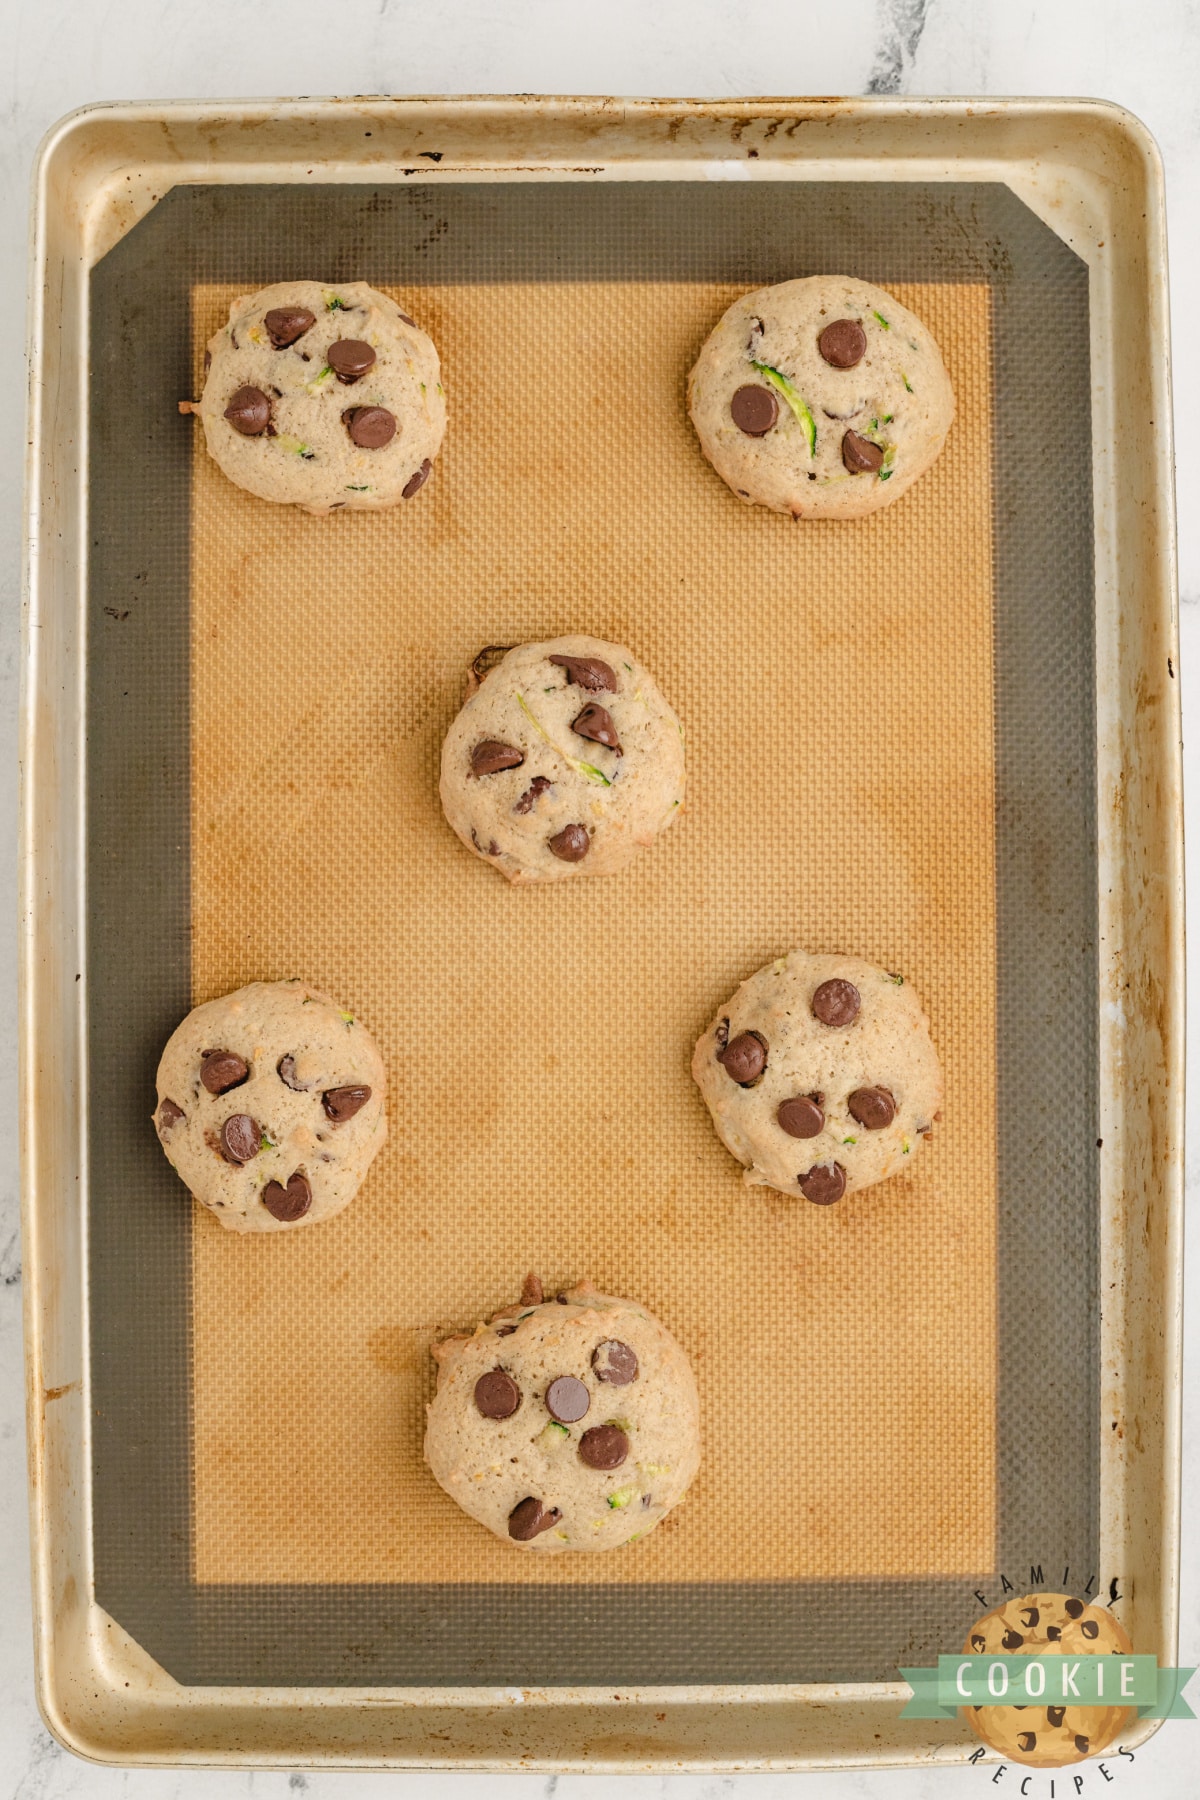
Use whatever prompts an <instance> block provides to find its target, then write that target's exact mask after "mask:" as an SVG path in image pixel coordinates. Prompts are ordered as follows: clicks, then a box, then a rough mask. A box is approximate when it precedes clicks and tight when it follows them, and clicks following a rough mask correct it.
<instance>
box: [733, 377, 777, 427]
mask: <svg viewBox="0 0 1200 1800" xmlns="http://www.w3.org/2000/svg"><path fill="white" fill-rule="evenodd" d="M729 411H730V415H731V416H732V419H733V422H734V424H735V425H736V426H737V428H738V430H739V431H744V432H745V434H746V436H747V437H766V435H767V433H768V431H770V429H771V427H772V426H773V425H774V423H775V421H776V419H778V417H779V402H778V400H777V399H776V398H775V396H774V394H773V393H772V392H771V390H770V388H768V387H761V386H760V385H759V383H758V382H757V381H748V382H747V383H746V385H745V387H740V388H738V390H737V392H736V393H735V394H734V396H733V399H732V400H731V401H730V402H729Z"/></svg>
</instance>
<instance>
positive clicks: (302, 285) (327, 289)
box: [194, 281, 446, 513]
mask: <svg viewBox="0 0 1200 1800" xmlns="http://www.w3.org/2000/svg"><path fill="white" fill-rule="evenodd" d="M207 368H208V373H207V375H206V377H205V382H204V393H203V396H202V398H201V400H200V403H199V406H198V408H196V409H194V410H197V411H198V412H199V414H200V417H201V419H202V421H203V424H204V437H205V442H206V443H207V445H208V449H209V452H210V454H211V455H212V456H213V457H214V458H215V460H216V461H217V462H218V463H219V464H220V466H221V468H222V469H223V470H224V472H225V474H226V475H228V477H229V479H230V480H231V481H234V482H236V483H237V485H238V486H239V487H243V488H247V489H248V490H249V492H250V493H252V494H257V495H258V496H259V498H260V499H262V500H278V501H282V502H290V503H291V504H293V505H295V506H300V507H303V508H304V510H305V511H306V512H310V513H328V512H332V511H334V510H335V509H338V508H341V507H346V508H349V509H352V510H353V509H357V510H365V509H375V508H379V507H384V506H395V505H396V504H397V503H398V502H399V501H401V500H411V499H412V498H413V496H414V495H416V494H418V493H420V491H421V489H422V488H423V487H424V485H425V483H426V481H427V480H428V479H429V475H430V471H431V469H432V467H433V459H434V457H435V456H436V455H437V453H438V450H439V448H440V446H441V442H442V433H443V432H444V431H445V428H446V401H445V395H444V393H443V390H442V382H441V370H440V368H439V365H438V354H437V351H436V350H435V349H434V347H433V344H432V342H431V340H430V339H429V338H428V337H427V336H426V335H425V333H424V332H423V331H422V330H421V329H420V327H419V326H418V325H416V324H415V323H414V321H413V320H412V319H410V318H409V316H408V314H407V313H405V312H402V311H401V309H400V307H399V306H397V305H396V302H395V301H394V300H390V299H389V298H388V296H387V295H386V294H381V293H378V292H377V291H376V290H375V289H374V288H372V287H368V286H367V284H366V282H364V281H349V282H341V283H334V284H332V285H330V286H325V285H323V284H322V283H321V282H317V281H282V282H279V283H278V284H277V285H276V286H275V287H269V288H264V289H263V290H262V292H261V293H258V294H243V295H242V296H240V297H239V298H238V299H237V300H235V301H234V302H233V305H232V306H231V307H230V309H229V323H228V325H223V326H222V327H221V329H220V331H218V332H217V334H216V336H215V337H214V338H213V339H212V340H211V342H210V343H209V346H208V361H207Z"/></svg>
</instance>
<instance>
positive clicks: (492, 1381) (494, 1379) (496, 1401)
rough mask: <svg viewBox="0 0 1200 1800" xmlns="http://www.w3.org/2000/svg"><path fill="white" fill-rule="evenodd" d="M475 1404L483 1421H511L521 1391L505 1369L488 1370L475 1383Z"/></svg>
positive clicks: (519, 1401)
mask: <svg viewBox="0 0 1200 1800" xmlns="http://www.w3.org/2000/svg"><path fill="white" fill-rule="evenodd" d="M475 1404H476V1406H477V1407H478V1408H479V1410H480V1412H481V1413H482V1414H483V1416H484V1418H485V1419H511V1418H512V1416H513V1414H514V1413H515V1412H516V1410H517V1408H518V1406H520V1404H521V1390H520V1388H519V1387H518V1386H517V1384H516V1382H515V1381H514V1380H513V1378H512V1376H511V1375H510V1374H509V1373H508V1371H507V1369H489V1370H488V1371H487V1373H486V1374H484V1375H481V1376H480V1377H479V1380H478V1381H477V1382H476V1383H475Z"/></svg>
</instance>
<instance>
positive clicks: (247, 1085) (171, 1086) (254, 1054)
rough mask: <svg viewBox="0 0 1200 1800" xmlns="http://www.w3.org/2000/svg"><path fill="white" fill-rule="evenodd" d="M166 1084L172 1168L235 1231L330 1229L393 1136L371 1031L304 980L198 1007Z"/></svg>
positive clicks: (162, 1070) (164, 1113)
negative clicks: (323, 1225) (328, 1222)
mask: <svg viewBox="0 0 1200 1800" xmlns="http://www.w3.org/2000/svg"><path fill="white" fill-rule="evenodd" d="M157 1085H158V1105H157V1106H156V1107H155V1110H154V1125H155V1129H156V1131H157V1132H158V1137H159V1142H160V1143H161V1144H162V1147H163V1149H164V1150H165V1152H166V1154H167V1160H168V1161H169V1162H170V1163H171V1165H172V1167H173V1168H174V1169H175V1171H176V1172H177V1174H178V1175H179V1176H180V1177H181V1178H182V1180H183V1181H184V1182H185V1183H186V1184H187V1186H188V1187H189V1188H190V1189H191V1191H192V1193H193V1194H194V1195H195V1197H196V1199H197V1200H199V1201H200V1202H201V1203H202V1204H203V1205H204V1206H207V1207H208V1208H209V1209H210V1211H212V1212H213V1213H214V1214H215V1215H216V1217H217V1218H218V1219H219V1220H220V1221H221V1224H222V1225H224V1226H225V1227H226V1228H227V1229H228V1230H230V1231H290V1230H293V1229H294V1228H295V1227H297V1226H300V1225H316V1224H319V1223H320V1221H321V1220H322V1219H331V1218H332V1217H333V1215H334V1214H335V1213H339V1212H341V1210H342V1208H343V1207H344V1206H348V1205H349V1204H350V1202H351V1200H353V1198H354V1196H355V1194H356V1193H357V1192H358V1190H359V1188H360V1187H361V1185H362V1181H363V1177H364V1176H365V1175H366V1172H367V1170H368V1169H369V1168H370V1166H371V1163H372V1162H373V1160H374V1158H375V1156H376V1153H377V1152H378V1151H379V1149H380V1148H381V1146H382V1144H383V1141H384V1139H385V1138H386V1136H387V1119H386V1117H385V1115H384V1085H385V1082H384V1069H383V1059H382V1058H381V1056H380V1054H379V1051H378V1049H377V1048H376V1046H375V1042H374V1040H373V1038H372V1037H371V1034H370V1032H368V1031H367V1029H366V1027H365V1026H364V1025H362V1024H360V1023H359V1021H358V1020H357V1019H356V1018H355V1017H354V1015H353V1013H350V1012H347V1011H345V1010H344V1009H343V1008H342V1007H340V1006H338V1005H337V1003H336V1001H333V1000H330V999H329V998H328V996H327V995H325V994H321V993H318V992H317V990H316V989H315V988H312V987H309V986H308V984H307V983H306V982H303V981H256V982H253V983H251V985H250V986H249V987H244V988H239V989H238V990H237V992H236V993H233V994H225V995H223V996H222V997H221V998H220V999H219V1000H209V1001H207V1002H206V1003H205V1004H204V1005H203V1006H198V1007H196V1009H195V1011H194V1012H190V1013H189V1014H188V1016H187V1018H186V1019H185V1020H184V1021H183V1023H182V1024H181V1025H180V1026H179V1027H178V1029H177V1030H176V1031H175V1032H173V1033H172V1035H171V1038H170V1039H169V1041H168V1043H167V1047H166V1049H165V1050H164V1051H163V1053H162V1060H161V1062H160V1063H159V1065H158V1081H157Z"/></svg>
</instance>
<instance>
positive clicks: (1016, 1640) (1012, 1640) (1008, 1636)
mask: <svg viewBox="0 0 1200 1800" xmlns="http://www.w3.org/2000/svg"><path fill="white" fill-rule="evenodd" d="M1000 1642H1001V1644H1002V1645H1003V1646H1004V1648H1005V1649H1006V1650H1019V1649H1020V1648H1021V1645H1022V1644H1023V1643H1024V1642H1025V1639H1024V1638H1023V1637H1022V1636H1021V1634H1020V1632H1019V1631H1013V1630H1012V1629H1011V1628H1010V1629H1009V1630H1008V1631H1006V1632H1005V1634H1004V1636H1003V1637H1002V1638H1001V1639H1000Z"/></svg>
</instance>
